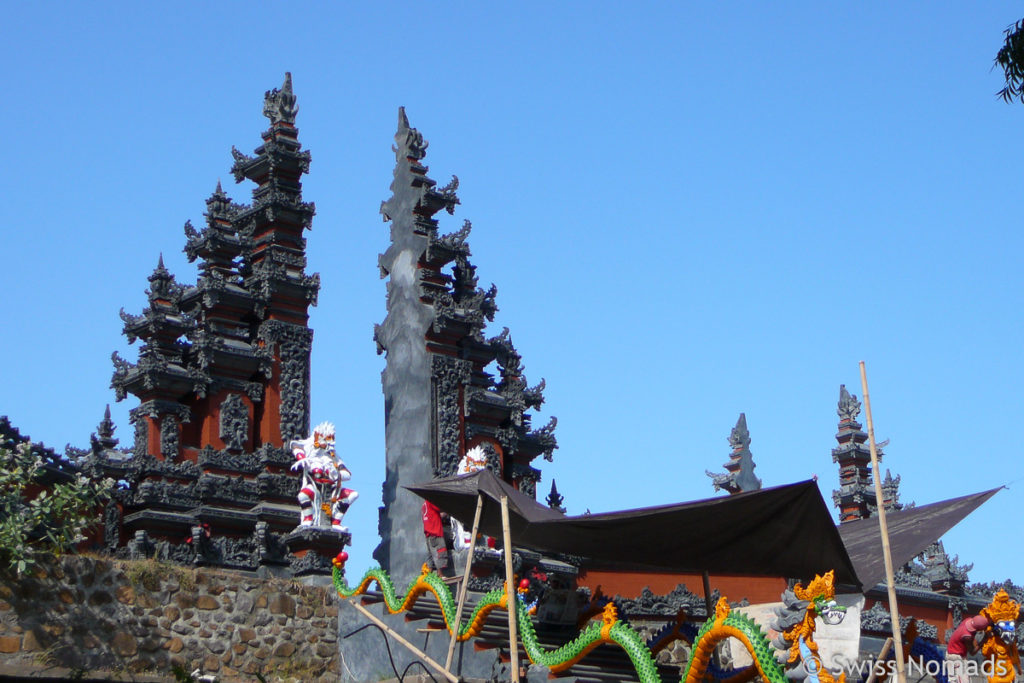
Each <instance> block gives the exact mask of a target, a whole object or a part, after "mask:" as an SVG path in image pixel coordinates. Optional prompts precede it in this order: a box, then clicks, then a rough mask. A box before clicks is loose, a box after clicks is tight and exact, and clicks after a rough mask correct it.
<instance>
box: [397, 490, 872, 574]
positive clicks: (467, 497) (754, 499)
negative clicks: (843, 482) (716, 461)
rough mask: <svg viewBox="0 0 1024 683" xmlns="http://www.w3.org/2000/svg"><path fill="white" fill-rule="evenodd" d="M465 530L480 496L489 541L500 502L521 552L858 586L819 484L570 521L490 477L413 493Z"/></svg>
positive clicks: (494, 531)
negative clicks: (825, 578)
mask: <svg viewBox="0 0 1024 683" xmlns="http://www.w3.org/2000/svg"><path fill="white" fill-rule="evenodd" d="M407 488H408V489H409V490H410V491H412V492H414V493H416V494H418V495H420V496H422V497H423V498H425V499H427V500H429V501H431V502H433V503H434V504H435V505H437V506H438V507H440V508H441V509H442V510H445V511H446V512H448V513H449V514H451V515H452V516H454V517H455V518H456V519H458V520H459V521H461V522H462V523H463V524H464V525H466V526H467V528H468V527H469V526H470V525H471V524H472V523H473V513H474V511H475V509H476V498H477V494H478V493H480V494H482V495H483V497H484V501H485V504H484V512H483V517H482V522H481V531H482V532H483V533H485V534H488V535H491V536H499V537H500V536H501V511H500V505H499V503H498V501H500V499H501V496H502V495H506V496H507V497H508V501H509V513H510V526H511V532H512V539H513V541H514V542H515V544H516V545H520V546H525V547H530V548H535V549H537V550H546V551H549V552H557V553H567V554H572V555H582V556H584V557H587V558H591V559H593V560H596V561H598V562H605V563H612V564H615V563H624V562H625V563H630V564H635V565H643V566H647V567H651V568H657V569H663V570H670V571H675V572H680V573H682V572H698V573H699V572H702V571H708V572H710V573H715V574H755V575H763V576H788V577H798V578H804V579H810V578H812V577H813V576H814V574H816V573H822V572H825V571H828V570H829V569H834V570H835V572H836V580H837V582H839V583H843V584H849V585H852V586H859V585H860V582H859V581H858V579H857V575H856V573H855V571H854V568H853V563H852V562H851V561H850V558H849V556H848V555H847V552H846V549H845V548H844V547H843V543H842V540H841V539H840V537H839V532H838V530H837V529H836V527H835V524H834V523H833V522H832V518H831V515H830V514H829V511H828V508H827V507H826V506H825V502H824V501H823V500H822V498H821V494H820V493H819V492H818V487H817V485H816V484H815V483H814V482H812V481H805V482H800V483H797V484H790V485H788V486H778V487H774V488H768V489H762V490H760V491H753V492H750V493H741V494H737V495H733V496H722V497H718V498H710V499H707V500H701V501H696V502H692V503H681V504H677V505H663V506H659V507H650V508H641V509H637V510H626V511H623V512H609V513H603V514H596V515H578V516H573V517H565V516H562V515H561V514H559V513H557V512H555V511H553V510H551V509H550V508H547V507H545V506H543V505H541V504H540V503H538V502H536V501H535V500H533V499H532V498H530V497H529V496H526V495H524V494H521V493H519V492H518V491H516V490H514V489H513V488H512V487H511V486H509V485H508V484H506V483H505V482H503V481H501V480H500V479H498V478H497V477H495V476H494V474H493V473H491V472H490V471H488V470H482V471H480V472H477V473H475V474H471V475H465V476H462V477H454V478H450V479H441V480H437V481H433V482H429V483H425V484H419V485H416V486H409V487H407Z"/></svg>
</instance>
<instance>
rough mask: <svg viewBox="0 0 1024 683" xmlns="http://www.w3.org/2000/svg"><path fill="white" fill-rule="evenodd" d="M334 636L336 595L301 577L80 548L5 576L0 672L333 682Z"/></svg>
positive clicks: (0, 601)
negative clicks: (124, 557)
mask: <svg viewBox="0 0 1024 683" xmlns="http://www.w3.org/2000/svg"><path fill="white" fill-rule="evenodd" d="M337 640H338V607H337V596H336V594H335V593H334V591H333V590H332V589H330V588H325V587H319V586H310V585H305V584H302V583H299V582H297V581H290V580H284V579H260V578H255V577H250V576H244V575H240V574H236V573H233V572H228V571H223V570H213V569H204V568H200V569H190V568H183V567H178V566H174V565H168V564H163V563H158V562H155V561H153V560H143V561H130V562H129V561H119V560H109V559H96V558H91V557H83V556H66V557H63V558H61V559H59V560H54V561H51V562H49V563H47V564H46V565H44V566H42V567H40V568H38V569H37V570H36V571H35V572H34V573H33V574H32V575H31V576H28V577H22V578H21V579H17V580H15V579H12V578H10V577H0V675H21V676H26V675H33V674H34V675H53V674H55V673H57V674H59V675H65V676H67V677H69V678H71V677H76V676H82V675H83V674H84V675H85V676H86V677H87V678H90V679H95V678H96V677H99V678H101V679H102V678H111V679H114V678H115V677H116V678H117V679H119V680H132V679H134V680H141V678H140V677H144V678H145V679H147V680H154V681H156V680H174V677H173V675H172V672H173V669H174V667H175V666H178V667H181V668H182V669H183V670H184V671H186V672H188V673H191V672H193V671H195V670H196V669H199V670H200V672H201V673H202V674H213V675H216V676H217V677H218V678H219V680H221V681H224V682H225V683H227V682H229V681H252V680H255V679H256V674H257V673H258V674H261V675H262V676H264V677H265V678H266V679H267V680H268V681H283V680H288V679H294V680H302V681H313V680H318V679H319V680H323V681H337V680H338V676H339V660H338V643H337ZM106 673H109V674H111V675H110V676H106ZM125 674H128V675H129V676H128V678H127V679H126V678H124V675H125Z"/></svg>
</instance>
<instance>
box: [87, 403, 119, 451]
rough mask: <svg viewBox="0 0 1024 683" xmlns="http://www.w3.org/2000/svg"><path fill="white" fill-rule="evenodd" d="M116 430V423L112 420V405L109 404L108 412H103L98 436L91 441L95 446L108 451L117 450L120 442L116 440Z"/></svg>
mask: <svg viewBox="0 0 1024 683" xmlns="http://www.w3.org/2000/svg"><path fill="white" fill-rule="evenodd" d="M115 429H117V428H116V427H115V426H114V421H113V420H111V419H110V404H109V403H108V404H107V408H106V410H104V411H103V419H102V420H100V423H99V425H98V426H97V427H96V434H94V435H93V436H92V439H91V441H92V443H93V444H94V446H95V447H96V448H103V449H108V450H109V449H113V448H116V447H117V444H118V443H119V442H118V440H117V439H115V438H114V430H115Z"/></svg>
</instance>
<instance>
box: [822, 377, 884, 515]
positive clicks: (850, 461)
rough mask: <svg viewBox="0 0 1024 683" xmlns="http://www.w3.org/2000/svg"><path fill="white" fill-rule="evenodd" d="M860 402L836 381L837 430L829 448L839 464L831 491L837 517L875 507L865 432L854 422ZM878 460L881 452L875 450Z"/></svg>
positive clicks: (859, 512)
mask: <svg viewBox="0 0 1024 683" xmlns="http://www.w3.org/2000/svg"><path fill="white" fill-rule="evenodd" d="M860 408H861V404H860V401H858V400H857V397H856V396H853V395H852V394H850V392H849V391H847V390H846V385H845V384H841V385H839V405H838V407H837V409H836V414H838V415H839V431H838V432H837V433H836V441H838V442H839V445H838V446H837V447H836V448H833V449H832V462H834V463H838V464H839V488H838V489H837V490H835V491H833V492H832V501H833V503H834V504H835V506H836V507H837V508H839V521H840V522H852V521H854V520H858V519H864V518H866V517H870V516H871V511H872V510H874V509H877V505H876V501H875V489H874V484H873V482H872V479H871V451H870V450H869V449H868V446H867V445H866V444H865V442H866V441H867V440H868V435H867V433H866V432H864V431H863V429H861V424H860V423H859V422H857V416H859V415H860ZM878 459H879V461H881V459H882V452H881V451H879V452H878Z"/></svg>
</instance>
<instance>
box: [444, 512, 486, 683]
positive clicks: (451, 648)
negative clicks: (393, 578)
mask: <svg viewBox="0 0 1024 683" xmlns="http://www.w3.org/2000/svg"><path fill="white" fill-rule="evenodd" d="M483 510H484V494H482V493H477V494H476V512H475V513H474V514H473V533H472V535H470V537H469V554H468V555H466V569H465V571H463V572H462V585H461V586H459V606H458V607H456V608H455V623H453V624H452V639H451V642H449V643H448V657H447V658H446V659H445V660H444V670H445V671H451V670H452V657H453V656H454V655H455V641H456V640H458V637H459V622H460V621H461V620H462V608H463V607H465V606H466V593H468V592H469V571H470V569H472V568H473V551H474V550H475V549H476V534H477V532H478V531H479V530H480V515H481V513H483ZM452 559H453V560H454V559H455V558H452Z"/></svg>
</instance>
